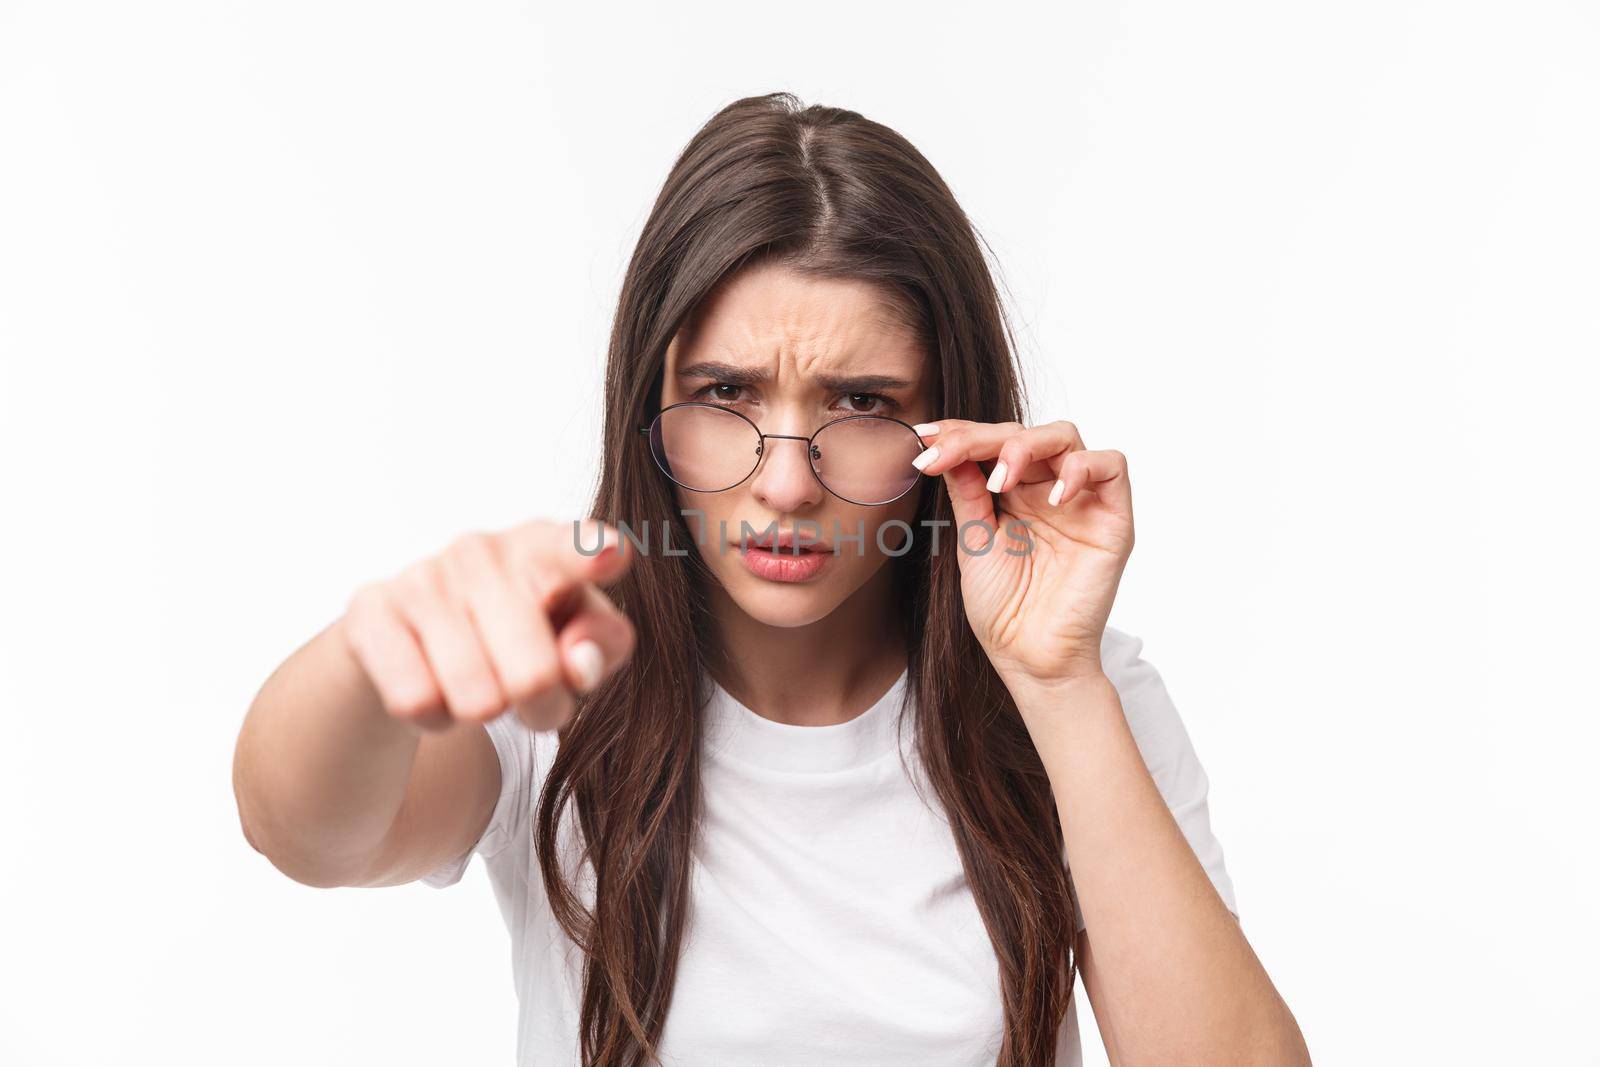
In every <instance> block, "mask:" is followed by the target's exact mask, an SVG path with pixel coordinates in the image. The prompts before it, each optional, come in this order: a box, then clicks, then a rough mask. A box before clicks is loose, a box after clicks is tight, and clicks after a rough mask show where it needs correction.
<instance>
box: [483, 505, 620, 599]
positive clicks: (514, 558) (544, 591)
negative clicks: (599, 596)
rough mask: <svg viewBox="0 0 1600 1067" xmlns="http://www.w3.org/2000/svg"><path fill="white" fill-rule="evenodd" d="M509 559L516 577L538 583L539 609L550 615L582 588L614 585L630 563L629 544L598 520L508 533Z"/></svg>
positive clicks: (528, 525)
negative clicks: (590, 585)
mask: <svg viewBox="0 0 1600 1067" xmlns="http://www.w3.org/2000/svg"><path fill="white" fill-rule="evenodd" d="M506 557H507V563H508V565H510V566H511V567H513V568H514V569H515V570H516V571H517V572H518V573H520V574H525V575H531V576H533V577H534V578H535V579H536V585H537V589H536V590H535V593H536V594H537V595H538V596H539V601H540V606H541V607H542V608H544V610H545V611H546V612H548V613H551V614H559V613H560V612H561V611H562V609H563V607H564V606H572V605H574V604H576V603H577V602H578V601H579V600H580V599H581V597H580V595H579V594H580V592H581V587H582V585H583V584H584V583H586V582H593V583H595V584H597V585H602V586H603V585H606V584H608V583H610V582H613V581H615V580H616V579H617V578H618V577H619V576H620V575H621V574H622V572H623V571H625V570H627V569H628V566H629V564H630V563H631V562H632V556H631V555H630V553H629V550H628V543H627V540H626V539H625V538H623V536H622V534H621V533H620V532H619V531H618V530H617V528H616V527H615V526H612V525H611V524H610V523H606V522H602V521H600V520H598V519H574V520H571V521H569V522H550V521H542V520H541V521H534V522H530V523H526V524H524V525H522V526H518V527H516V528H514V529H513V530H511V531H510V533H509V539H508V544H507V551H506Z"/></svg>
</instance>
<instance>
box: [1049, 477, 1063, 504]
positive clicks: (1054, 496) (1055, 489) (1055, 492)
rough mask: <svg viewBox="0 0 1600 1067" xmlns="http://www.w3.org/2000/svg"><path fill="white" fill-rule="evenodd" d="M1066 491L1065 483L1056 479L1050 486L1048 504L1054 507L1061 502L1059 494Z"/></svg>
mask: <svg viewBox="0 0 1600 1067" xmlns="http://www.w3.org/2000/svg"><path fill="white" fill-rule="evenodd" d="M1066 491H1067V483H1066V482H1063V481H1062V480H1061V479H1059V478H1058V479H1056V484H1055V485H1052V486H1051V487H1050V506H1051V507H1055V506H1056V505H1057V504H1059V503H1061V494H1062V493H1065V492H1066Z"/></svg>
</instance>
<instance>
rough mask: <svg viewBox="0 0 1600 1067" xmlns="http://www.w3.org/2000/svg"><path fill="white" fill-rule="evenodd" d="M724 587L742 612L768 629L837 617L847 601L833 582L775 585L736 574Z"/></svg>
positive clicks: (772, 582) (782, 583)
mask: <svg viewBox="0 0 1600 1067" xmlns="http://www.w3.org/2000/svg"><path fill="white" fill-rule="evenodd" d="M730 577H731V584H726V585H724V586H723V588H724V589H726V590H727V592H728V596H729V597H730V598H731V599H732V600H733V602H734V603H735V604H736V605H738V607H739V609H740V610H741V611H743V612H744V613H745V614H746V615H748V616H750V618H751V619H753V620H755V621H756V622H759V623H761V624H762V625H764V626H778V627H785V628H790V627H796V626H809V625H810V624H811V623H814V622H818V621H820V620H822V619H825V618H827V617H828V616H829V615H831V614H833V611H834V609H835V608H837V607H838V606H839V603H840V601H841V600H842V599H843V598H842V597H840V596H839V595H838V593H837V590H836V589H835V588H834V586H835V583H833V582H815V581H811V582H774V581H768V580H766V579H763V578H758V577H756V576H754V575H752V574H748V573H745V574H734V575H732V576H730Z"/></svg>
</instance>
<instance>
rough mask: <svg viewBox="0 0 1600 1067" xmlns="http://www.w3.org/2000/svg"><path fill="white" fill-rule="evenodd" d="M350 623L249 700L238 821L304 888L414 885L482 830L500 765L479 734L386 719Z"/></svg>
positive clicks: (336, 626)
mask: <svg viewBox="0 0 1600 1067" xmlns="http://www.w3.org/2000/svg"><path fill="white" fill-rule="evenodd" d="M344 622H345V617H343V616H341V618H340V619H339V620H338V621H336V622H334V623H333V624H331V625H329V626H328V627H327V628H325V629H324V630H323V631H322V632H321V633H319V634H317V635H316V636H315V637H313V638H312V639H311V640H310V641H309V642H307V643H306V644H305V645H304V646H302V647H301V648H300V649H298V650H297V651H296V652H295V653H294V654H293V655H292V656H290V657H289V658H288V659H287V660H285V661H284V663H283V664H282V665H281V666H280V667H279V668H278V669H277V670H276V671H274V672H273V674H272V675H271V677H269V678H268V679H267V681H266V683H265V684H264V685H263V686H262V688H261V691H260V693H259V694H257V696H256V699H255V701H254V702H253V703H252V704H251V706H250V710H249V712H248V713H247V715H246V716H245V721H244V725H243V727H242V728H241V729H240V732H239V738H238V742H237V745H236V747H235V749H234V761H233V787H234V796H235V799H236V801H237V804H238V807H239V820H240V824H241V827H242V829H243V831H244V835H245V839H246V840H247V841H249V842H250V844H251V846H252V847H253V848H255V849H256V851H258V852H261V853H262V854H263V855H265V856H266V857H267V858H268V859H269V860H271V861H272V864H273V866H275V867H277V868H278V869H279V870H281V871H282V872H283V873H284V874H287V875H288V876H289V877H291V878H293V879H294V880H295V881H297V882H302V883H304V884H306V885H312V886H319V887H331V886H350V885H388V884H398V883H401V882H406V881H411V880H412V879H415V878H416V877H418V876H419V875H421V874H425V873H426V872H427V871H429V870H432V869H433V868H435V867H437V866H439V865H440V864H442V863H445V862H448V861H449V860H451V859H454V858H455V857H457V856H460V855H461V854H462V853H464V852H466V851H467V850H468V849H470V848H471V847H472V845H473V843H474V842H475V841H476V840H477V838H478V836H479V835H481V834H482V832H483V829H484V827H485V825H487V823H488V822H489V818H490V815H491V813H492V812H493V810H494V805H495V801H496V799H497V796H498V792H499V788H500V764H499V761H498V759H497V758H496V756H495V752H494V747H493V745H492V744H491V743H490V741H489V738H488V735H487V734H486V733H485V732H484V730H483V727H482V726H479V725H476V724H473V723H465V724H462V723H458V724H454V725H452V726H451V727H450V728H449V729H446V730H444V731H442V732H427V731H424V730H423V729H422V728H421V727H418V726H414V725H412V724H411V723H408V722H405V721H402V720H400V719H398V718H396V717H394V716H392V715H390V714H389V713H388V712H387V711H386V710H385V708H384V706H383V704H382V702H381V700H380V699H379V696H378V693H377V691H376V690H375V689H374V688H373V686H372V684H371V682H370V681H369V680H368V678H367V675H366V674H365V672H364V671H363V670H362V668H361V666H360V664H359V662H358V661H357V660H356V658H355V656H354V655H353V654H352V653H351V650H350V648H349V645H348V643H347V642H346V640H345V638H344V635H343V632H342V627H343V625H344Z"/></svg>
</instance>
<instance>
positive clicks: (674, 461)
mask: <svg viewBox="0 0 1600 1067" xmlns="http://www.w3.org/2000/svg"><path fill="white" fill-rule="evenodd" d="M761 443H762V442H761V434H760V432H759V431H758V430H757V429H756V428H755V427H754V426H753V425H752V424H751V423H750V422H748V421H747V420H745V419H744V418H743V417H741V416H740V415H737V414H735V413H734V412H731V411H727V410H724V409H722V408H717V407H710V406H705V405H693V404H689V405H684V406H681V407H671V408H667V409H666V410H664V411H663V412H662V413H661V414H660V416H659V417H658V418H657V419H656V420H655V423H654V424H653V426H652V427H651V433H650V447H651V450H652V452H653V453H654V454H655V459H656V462H657V463H658V464H659V465H660V466H661V469H662V470H663V471H665V472H666V474H667V476H668V477H669V478H671V479H672V480H673V481H675V482H677V483H678V484H679V485H681V486H683V487H684V488H686V489H691V490H694V491H696V492H701V493H716V492H721V491H722V490H724V489H731V488H733V487H734V486H736V485H738V484H739V483H740V482H742V481H744V480H745V479H746V478H748V477H749V476H750V474H751V472H753V471H754V470H755V469H756V464H757V463H759V462H760V460H761ZM785 446H788V447H792V448H804V447H806V444H805V442H804V441H787V440H777V441H769V442H767V447H768V448H782V447H785ZM811 449H812V451H811V469H812V470H814V471H815V472H816V474H817V477H818V478H819V479H820V480H821V481H822V484H823V485H825V486H827V487H828V489H829V491H830V492H832V493H834V494H836V495H838V496H840V497H843V498H844V499H846V500H849V501H852V502H854V503H857V504H882V503H888V502H889V501H892V500H895V499H898V498H899V497H901V496H903V495H904V494H905V493H906V492H907V491H908V490H909V489H910V488H911V487H912V486H913V485H915V484H916V482H917V479H918V477H919V476H920V474H921V472H920V471H918V470H917V469H916V468H915V467H913V466H912V465H911V460H912V459H913V458H914V457H915V456H916V455H917V454H918V453H919V452H921V451H922V449H923V445H922V441H921V440H920V439H919V438H918V437H917V435H916V434H915V433H914V432H912V430H911V429H910V427H908V426H906V425H904V424H903V423H899V422H896V421H894V420H893V419H884V418H876V417H846V418H843V419H839V420H838V421H836V422H833V423H830V424H829V425H828V426H826V427H824V428H823V429H822V430H821V431H819V432H818V433H817V434H816V436H815V437H814V438H813V440H812V446H811Z"/></svg>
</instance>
